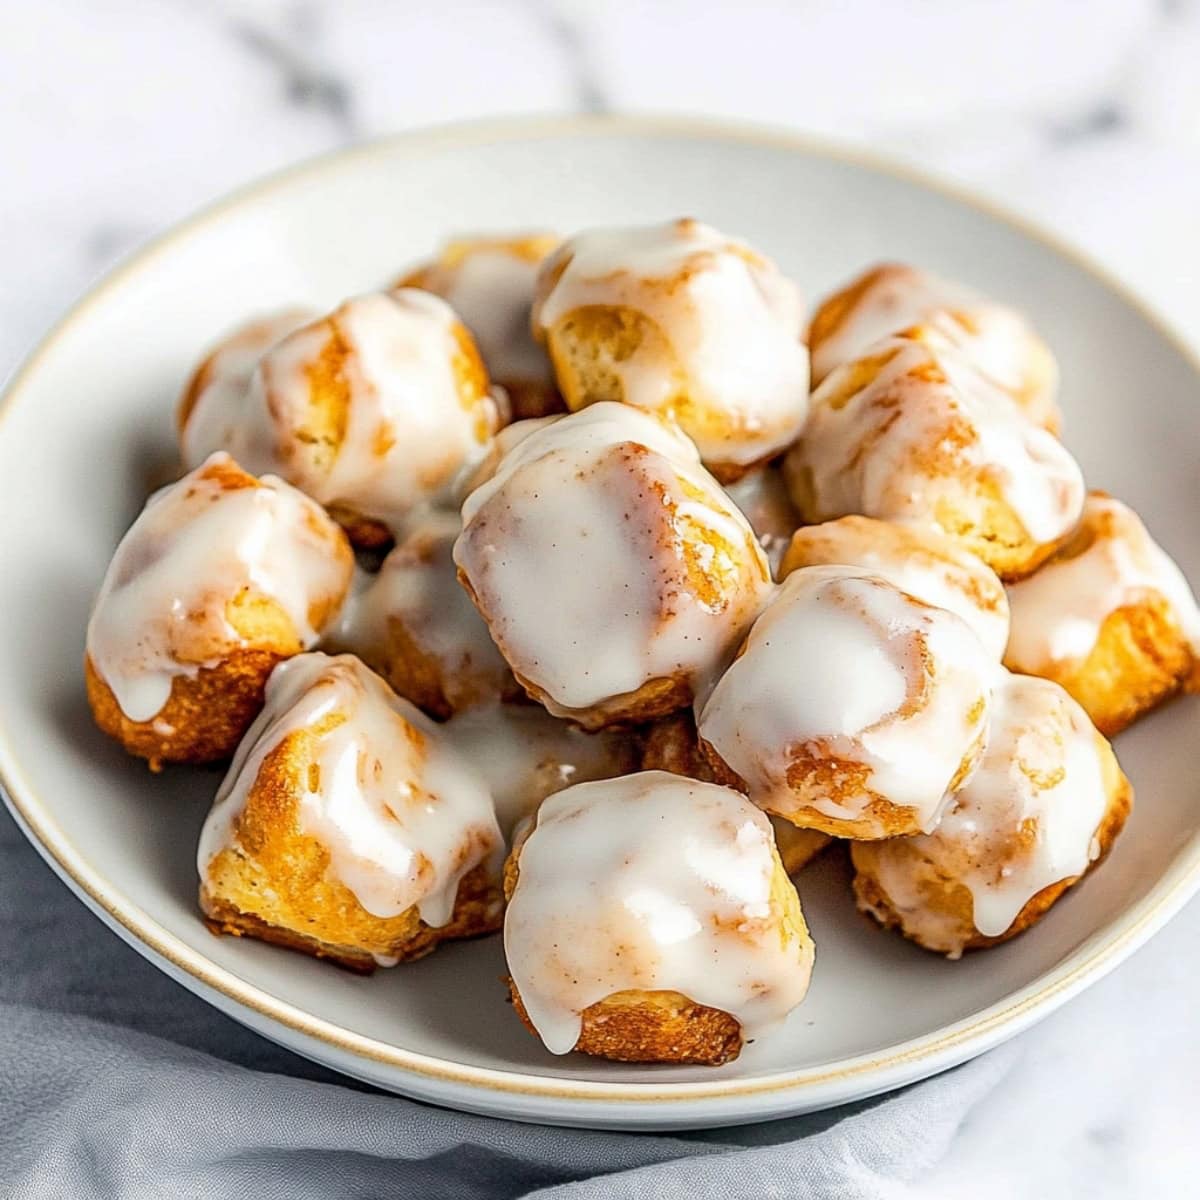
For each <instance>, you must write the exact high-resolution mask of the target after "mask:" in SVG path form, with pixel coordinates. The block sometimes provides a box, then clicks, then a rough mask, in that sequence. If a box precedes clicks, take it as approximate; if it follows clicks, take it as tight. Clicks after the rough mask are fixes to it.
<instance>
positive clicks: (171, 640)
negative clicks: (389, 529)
mask: <svg viewBox="0 0 1200 1200" xmlns="http://www.w3.org/2000/svg"><path fill="white" fill-rule="evenodd" d="M351 567H352V560H351V555H350V550H349V547H348V546H347V545H346V544H345V541H344V539H343V537H342V535H341V532H340V531H339V530H338V528H337V527H336V526H335V525H334V524H333V523H332V522H331V521H330V520H329V518H328V517H327V516H326V515H325V513H324V512H322V510H321V509H320V507H319V506H318V505H316V504H314V503H313V502H312V501H311V500H309V499H308V497H307V496H305V495H303V494H302V493H300V492H298V491H297V490H296V489H295V488H292V487H289V486H288V485H287V484H286V483H283V482H282V481H281V480H278V479H274V478H272V477H271V476H269V475H268V476H264V477H263V478H262V479H259V480H257V481H255V480H252V479H250V477H249V476H244V475H242V473H241V472H240V471H239V470H238V468H237V466H236V464H235V463H233V461H232V459H230V458H229V456H228V455H227V454H214V455H213V456H212V457H211V458H209V459H208V460H207V461H206V462H205V463H204V464H203V466H201V467H199V468H198V469H197V470H195V471H193V472H192V473H191V474H189V475H185V476H184V477H183V478H182V479H181V480H179V481H178V482H177V483H173V484H170V485H168V486H167V487H165V488H162V489H161V490H159V491H157V492H155V493H154V495H153V496H151V497H150V499H149V500H148V501H147V502H146V507H145V508H144V509H143V510H142V513H141V515H140V516H139V517H138V519H137V520H136V521H135V522H134V524H133V526H132V527H131V528H130V529H129V531H128V532H127V533H126V534H125V536H124V537H123V538H122V539H121V543H120V545H118V547H117V549H116V553H115V554H114V555H113V559H112V562H111V563H110V564H109V567H108V571H107V572H106V574H105V576H104V582H103V583H102V584H101V587H100V593H99V595H98V596H97V598H96V603H95V605H94V607H93V609H92V615H91V619H90V620H89V622H88V630H87V652H88V654H89V655H90V656H91V659H92V662H93V664H94V665H95V668H96V670H97V672H98V673H99V674H100V676H101V678H102V679H103V680H104V681H105V683H107V684H108V686H109V688H110V689H111V690H112V692H113V695H114V696H115V697H116V699H117V703H118V704H119V705H120V706H121V711H122V712H123V713H124V714H125V715H126V716H127V717H128V718H129V719H130V720H132V721H148V720H150V719H151V718H152V717H153V716H154V715H155V714H156V713H157V712H159V711H160V710H161V709H162V707H163V706H164V705H165V704H166V702H167V699H168V697H169V696H170V694H171V686H172V684H173V682H174V681H175V679H176V678H178V677H180V676H188V677H194V676H195V675H196V674H197V673H198V672H199V670H200V669H201V668H202V667H215V666H217V665H218V664H219V663H220V662H221V661H222V660H223V659H224V658H225V657H226V656H227V655H228V654H229V653H230V651H232V650H233V649H235V648H237V647H239V646H243V645H246V644H247V643H246V639H245V638H243V637H242V635H241V634H239V633H238V631H237V629H236V628H234V626H233V625H232V624H231V622H230V619H229V615H228V613H227V607H228V605H229V604H230V603H231V602H232V601H234V600H235V599H237V598H238V597H239V595H241V594H242V593H244V592H249V593H251V594H253V595H254V596H258V597H262V598H264V599H267V600H271V601H273V602H274V603H275V604H276V605H278V606H279V608H280V609H282V610H283V612H284V613H285V614H286V615H287V617H288V619H289V621H290V622H291V625H292V628H293V630H294V632H295V636H296V638H297V639H298V640H299V642H300V643H301V645H303V646H306V647H307V646H311V645H313V644H314V643H315V642H316V640H317V635H318V632H319V631H318V630H317V629H315V628H313V626H312V624H311V620H310V614H311V613H312V612H313V611H321V610H330V609H332V608H334V607H335V606H336V604H337V602H338V601H340V599H341V597H342V595H343V594H344V592H345V590H346V587H347V585H348V583H349V580H350V572H351Z"/></svg>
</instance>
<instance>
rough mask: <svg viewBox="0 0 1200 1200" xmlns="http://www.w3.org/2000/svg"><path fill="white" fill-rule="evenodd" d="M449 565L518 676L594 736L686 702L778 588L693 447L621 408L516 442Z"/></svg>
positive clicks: (471, 503) (588, 413)
mask: <svg viewBox="0 0 1200 1200" xmlns="http://www.w3.org/2000/svg"><path fill="white" fill-rule="evenodd" d="M454 559H455V562H456V563H457V564H458V568H459V573H460V578H461V579H462V581H463V583H464V585H465V586H466V587H467V589H468V590H469V591H470V593H471V595H472V598H473V599H474V601H475V604H476V605H477V607H478V608H479V611H480V612H481V613H482V614H483V618H484V620H485V621H486V622H487V624H488V627H489V629H490V630H491V634H492V638H493V640H494V641H495V643H496V645H497V646H498V647H499V648H500V652H501V654H503V655H504V657H505V659H506V660H507V661H508V664H509V666H510V667H511V668H512V670H513V673H514V675H515V676H516V677H517V680H518V682H520V683H521V685H522V686H523V687H524V688H525V690H526V691H527V692H528V693H529V695H530V696H532V697H534V698H535V699H537V700H539V701H541V702H542V703H543V704H544V705H545V706H546V707H547V708H548V709H549V711H550V712H552V713H554V714H555V715H556V716H560V717H565V718H568V719H570V720H572V721H575V722H577V723H578V724H579V725H581V726H583V727H584V728H588V729H594V728H600V727H601V726H604V725H610V724H614V723H617V722H630V721H646V720H650V719H652V718H654V717H656V716H661V715H664V714H666V713H668V712H672V711H674V710H675V709H678V708H682V707H684V706H685V705H687V704H690V703H691V702H692V699H693V697H694V696H695V694H696V691H697V688H698V686H699V685H700V683H701V681H702V680H703V679H704V678H706V677H707V675H708V674H709V673H711V672H712V671H713V670H715V669H716V668H717V667H718V665H719V664H720V663H721V662H722V661H723V659H724V658H725V656H726V655H727V654H729V653H730V652H731V651H732V650H733V648H734V647H735V646H736V645H737V643H738V641H739V640H740V638H741V636H742V635H743V634H744V632H745V630H746V629H747V627H748V626H749V624H750V622H751V621H752V620H753V619H754V617H755V616H756V615H757V613H758V610H759V608H760V606H761V604H762V603H763V601H764V599H765V598H766V595H767V592H768V589H769V588H770V576H769V570H768V567H767V563H766V559H765V558H764V557H763V553H762V550H761V548H760V547H759V545H758V542H757V541H756V540H755V537H754V533H753V531H752V530H751V529H750V526H749V525H748V524H747V523H746V520H745V518H744V517H743V516H742V514H741V513H740V512H738V510H737V509H736V508H735V507H734V505H733V504H732V503H731V502H730V500H729V498H728V497H727V496H726V495H725V493H724V492H723V491H722V490H721V489H720V487H719V486H718V485H717V484H716V483H715V481H714V480H713V479H712V477H711V476H709V475H708V474H707V473H706V472H705V471H704V470H703V468H702V467H701V466H700V464H699V462H698V461H697V456H696V451H695V447H693V446H692V445H691V443H690V442H689V441H688V440H687V439H686V438H685V437H684V436H683V435H682V434H680V433H679V432H678V431H676V430H675V429H674V428H672V427H669V426H667V425H665V424H663V423H662V422H660V421H658V420H657V419H656V418H655V417H652V416H650V415H649V414H647V413H643V412H639V411H638V410H637V409H634V408H630V407H628V406H626V405H621V404H595V405H590V406H589V407H588V408H586V409H584V410H583V411H582V412H578V413H573V414H571V415H570V416H566V417H561V418H559V419H558V420H555V421H553V422H552V423H550V424H548V425H546V426H544V427H543V428H541V429H539V430H537V431H536V432H534V433H531V434H530V435H529V436H528V437H526V438H524V440H522V441H520V442H518V443H517V445H516V446H514V447H513V449H512V450H510V451H509V453H508V454H507V455H506V456H505V457H504V459H503V460H502V461H501V462H500V463H499V465H498V466H497V468H496V471H495V473H494V474H493V475H492V477H491V478H490V479H488V480H487V482H485V483H483V484H482V485H481V486H480V487H478V488H477V489H476V490H475V491H474V492H472V493H471V495H470V496H469V497H468V498H467V501H466V503H465V504H464V505H463V531H462V534H461V535H460V537H459V539H458V542H457V543H456V545H455V547H454Z"/></svg>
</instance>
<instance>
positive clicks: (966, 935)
mask: <svg viewBox="0 0 1200 1200" xmlns="http://www.w3.org/2000/svg"><path fill="white" fill-rule="evenodd" d="M1096 739H1097V743H1098V749H1099V752H1100V755H1101V765H1102V773H1103V778H1104V784H1105V788H1106V790H1107V792H1108V796H1109V801H1108V807H1107V809H1106V811H1105V815H1104V819H1103V820H1102V821H1101V823H1100V826H1099V828H1098V829H1097V830H1096V834H1095V837H1096V841H1097V844H1098V845H1099V851H1100V852H1099V854H1098V855H1097V857H1096V858H1095V859H1094V860H1093V861H1092V862H1091V863H1090V864H1089V866H1088V868H1087V870H1086V871H1085V872H1084V873H1083V874H1082V875H1076V876H1074V877H1072V878H1070V879H1063V880H1060V881H1059V882H1057V883H1053V884H1050V885H1049V886H1048V887H1045V888H1043V889H1042V890H1041V891H1040V892H1038V893H1037V894H1036V895H1034V896H1032V897H1030V899H1029V900H1028V901H1027V902H1026V903H1025V905H1024V907H1023V908H1022V909H1021V911H1020V912H1019V913H1018V914H1017V916H1016V918H1015V919H1014V921H1013V923H1012V924H1011V925H1010V926H1009V927H1008V929H1006V930H1005V931H1004V933H1002V934H1000V935H998V936H996V937H987V936H985V935H984V934H981V933H980V932H979V931H978V930H977V929H975V927H974V902H973V900H972V898H971V893H970V891H969V890H968V889H967V888H966V887H965V886H963V885H962V884H961V883H958V882H957V881H956V880H954V879H952V878H950V877H949V876H947V875H945V874H943V873H942V872H941V871H939V870H938V869H937V867H936V866H935V865H934V864H933V863H931V862H930V861H929V860H928V859H927V858H925V856H924V855H923V854H921V852H920V850H919V849H918V848H917V847H915V846H914V845H913V844H912V843H908V842H905V841H897V842H890V843H883V844H880V843H872V842H853V843H851V846H850V858H851V862H852V863H853V864H854V869H855V874H854V883H853V887H854V895H855V899H856V902H857V905H858V908H859V910H860V911H861V912H863V913H865V914H867V915H869V916H871V917H873V918H874V919H875V921H876V922H877V923H878V924H879V925H880V926H881V927H882V928H884V929H895V930H897V931H898V932H899V933H900V934H902V935H903V936H904V937H905V938H907V939H908V940H909V941H912V942H915V943H916V944H917V945H919V946H921V947H922V948H923V949H927V950H932V951H933V952H934V953H938V954H945V953H947V947H946V946H945V945H940V944H938V945H934V944H929V941H928V940H927V939H926V937H925V935H924V934H923V932H922V930H921V929H920V928H918V927H917V926H916V924H914V922H913V920H912V919H911V918H910V919H908V920H906V919H905V915H904V914H903V913H901V912H900V911H898V910H897V909H895V908H893V907H892V904H891V902H890V900H889V898H888V896H887V894H886V893H885V892H884V890H883V888H882V887H881V886H880V884H879V881H878V879H877V878H876V876H875V874H874V871H875V855H876V854H877V853H881V852H882V853H887V854H889V855H897V854H899V855H901V856H902V861H904V862H906V864H907V865H908V868H909V869H910V870H911V871H912V872H913V875H914V878H915V879H916V880H917V885H918V888H919V893H920V895H921V898H922V901H923V903H924V907H925V910H926V911H927V912H928V913H930V914H931V915H932V917H933V918H934V919H935V921H936V923H937V925H938V927H939V928H945V927H946V926H947V925H949V926H950V927H953V928H957V929H958V930H959V932H960V941H961V946H962V949H963V950H981V949H986V948H987V947H989V946H998V945H1000V944H1001V943H1002V942H1007V941H1009V940H1011V939H1012V938H1014V937H1016V936H1017V935H1018V934H1020V933H1023V932H1024V931H1025V930H1026V929H1029V928H1030V927H1031V926H1032V925H1034V924H1036V923H1037V922H1038V921H1039V920H1040V919H1041V918H1042V916H1044V915H1045V913H1046V912H1047V911H1049V909H1050V908H1051V907H1052V906H1053V905H1054V903H1055V902H1056V901H1057V900H1058V899H1059V897H1060V896H1062V894H1063V893H1064V892H1065V891H1067V889H1068V888H1071V887H1073V886H1074V885H1075V884H1076V883H1078V882H1079V881H1080V880H1081V879H1083V878H1084V877H1085V876H1086V875H1087V874H1089V873H1090V872H1091V871H1093V870H1095V868H1096V867H1098V866H1099V865H1100V863H1102V862H1103V861H1104V859H1105V857H1107V855H1108V852H1109V850H1110V849H1111V847H1112V844H1113V842H1114V841H1116V839H1117V836H1118V835H1119V834H1120V832H1121V830H1122V829H1123V828H1124V825H1125V821H1126V819H1127V818H1128V816H1129V812H1130V809H1131V808H1132V805H1133V788H1132V786H1131V785H1130V783H1129V780H1128V779H1127V778H1126V777H1125V775H1124V773H1123V772H1122V771H1121V768H1120V766H1119V765H1118V763H1117V760H1116V756H1115V755H1114V754H1113V752H1112V748H1111V747H1110V746H1109V745H1108V743H1107V742H1106V741H1105V740H1104V738H1103V737H1102V736H1101V735H1100V734H1097V735H1096Z"/></svg>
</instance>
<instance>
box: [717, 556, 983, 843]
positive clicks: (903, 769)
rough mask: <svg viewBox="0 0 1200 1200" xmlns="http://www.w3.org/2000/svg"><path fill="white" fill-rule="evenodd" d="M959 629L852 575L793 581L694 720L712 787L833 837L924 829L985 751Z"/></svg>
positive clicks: (803, 576)
mask: <svg viewBox="0 0 1200 1200" xmlns="http://www.w3.org/2000/svg"><path fill="white" fill-rule="evenodd" d="M995 669H996V667H995V664H994V663H993V662H992V661H991V660H990V659H989V657H988V654H987V651H986V650H984V648H983V646H982V644H981V643H980V641H979V639H978V638H977V637H976V636H975V635H974V633H972V632H971V630H970V628H969V627H968V626H967V624H966V622H965V621H963V620H962V619H961V618H960V617H957V616H955V615H954V614H953V613H951V612H948V611H946V610H945V609H941V608H933V607H931V606H930V605H928V604H923V603H922V602H921V601H919V600H916V599H914V598H913V597H912V596H910V595H908V594H907V593H905V592H902V591H901V590H900V589H899V588H897V587H896V586H894V585H893V584H891V583H888V582H887V581H886V580H884V579H881V578H879V577H878V576H872V575H869V574H865V573H864V572H863V571H862V570H861V569H859V568H855V567H836V566H834V567H804V568H802V569H800V570H797V571H793V572H792V574H791V575H789V576H788V577H787V579H786V580H785V581H784V582H783V584H782V585H781V586H780V588H779V592H778V594H777V595H776V597H775V599H774V600H773V601H772V603H771V604H770V606H769V607H768V608H767V609H766V611H765V612H764V613H763V615H762V616H761V617H760V618H759V619H758V621H757V622H755V624H754V627H753V629H751V631H750V635H749V637H748V638H747V639H746V642H745V644H744V645H743V647H742V649H741V651H740V652H739V654H738V657H737V658H736V659H735V660H734V662H733V664H732V665H731V666H730V667H729V669H728V670H727V671H726V672H725V673H724V674H723V675H722V676H721V677H720V678H719V679H718V680H717V683H716V686H715V687H714V688H713V690H712V693H711V695H709V697H708V699H707V700H706V701H705V702H704V704H703V706H702V707H701V709H700V716H699V720H698V722H697V725H698V728H699V733H700V744H701V748H702V749H703V751H704V753H705V754H706V755H707V756H708V758H709V761H710V763H711V764H712V765H713V767H714V769H715V771H716V772H717V775H718V778H720V779H722V780H724V781H726V782H728V783H730V784H731V785H732V786H735V787H739V788H741V789H742V790H744V791H746V792H747V793H748V795H749V796H750V798H751V799H752V800H753V801H754V802H755V803H756V804H758V805H759V806H760V807H762V808H765V809H766V810H767V811H768V812H771V813H775V814H776V815H778V816H781V817H784V818H786V819H787V820H789V821H791V822H792V823H793V824H795V825H800V826H804V827H805V828H809V829H819V830H821V831H823V832H825V833H828V834H831V835H833V836H834V837H852V838H867V839H873V838H888V837H897V836H900V835H902V834H908V833H917V832H920V831H922V830H927V829H932V828H933V827H934V825H935V824H936V823H937V820H938V817H939V816H940V815H941V813H942V810H943V808H944V807H945V803H946V798H947V797H948V796H949V795H951V794H952V793H953V792H954V791H955V790H956V789H957V788H959V787H961V786H962V785H963V783H964V782H965V781H966V780H967V779H968V778H970V775H971V772H972V770H974V768H975V764H976V762H977V761H978V758H979V755H980V753H981V752H982V749H983V737H984V731H985V729H986V722H987V707H988V680H989V679H990V677H991V674H992V672H994V670H995Z"/></svg>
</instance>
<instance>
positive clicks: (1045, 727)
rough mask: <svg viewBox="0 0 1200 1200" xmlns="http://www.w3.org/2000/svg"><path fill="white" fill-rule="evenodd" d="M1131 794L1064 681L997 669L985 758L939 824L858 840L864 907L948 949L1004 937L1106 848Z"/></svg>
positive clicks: (954, 951)
mask: <svg viewBox="0 0 1200 1200" xmlns="http://www.w3.org/2000/svg"><path fill="white" fill-rule="evenodd" d="M1132 800H1133V792H1132V789H1131V788H1130V786H1129V781H1128V780H1127V779H1126V778H1125V776H1124V775H1123V774H1122V773H1121V768H1120V767H1119V766H1118V765H1117V760H1116V758H1115V756H1114V755H1113V752H1112V748H1111V747H1110V746H1109V744H1108V743H1107V742H1106V741H1105V740H1104V738H1103V736H1101V734H1099V733H1098V732H1097V731H1096V729H1095V727H1094V726H1093V725H1092V723H1091V721H1089V720H1088V718H1087V714H1086V713H1085V712H1084V711H1083V710H1082V709H1081V708H1080V707H1079V705H1078V704H1076V703H1075V701H1074V700H1072V699H1071V697H1070V696H1068V695H1067V693H1066V692H1064V691H1063V690H1062V688H1060V687H1059V686H1058V685H1057V684H1055V683H1051V682H1049V681H1048V680H1044V679H1035V678H1033V677H1031V676H1027V675H1011V674H1009V673H1008V672H1002V673H1001V675H1000V677H999V678H998V681H997V684H996V688H995V693H994V695H993V698H992V709H991V718H990V721H989V735H988V744H987V750H986V752H985V753H984V756H983V760H982V762H981V763H980V766H979V769H978V770H977V771H976V772H975V774H974V775H973V776H972V777H971V779H970V781H969V782H968V783H967V785H966V786H965V787H964V788H963V789H962V790H961V791H960V792H959V793H958V794H957V795H956V796H955V797H954V799H953V801H952V802H951V804H950V807H949V808H948V809H947V811H946V813H945V815H944V816H943V817H942V820H941V823H940V824H939V825H938V827H937V829H936V830H934V831H933V832H932V833H928V834H923V835H920V836H918V837H908V838H896V839H894V840H893V841H888V842H857V843H855V844H854V845H853V846H852V847H851V851H850V852H851V857H852V859H853V862H854V868H855V878H854V893H855V896H856V897H857V899H858V906H859V908H860V909H861V910H862V911H863V912H866V913H870V914H871V916H873V917H875V919H876V920H878V921H879V923H880V924H881V925H883V926H884V927H886V928H896V929H898V930H899V931H900V932H901V933H902V934H903V935H904V936H905V937H907V938H910V939H911V940H912V941H914V942H916V943H917V944H918V945H921V946H924V947H925V948H926V949H927V950H935V951H937V952H938V953H940V954H946V955H948V956H949V957H950V958H958V957H959V956H960V955H961V954H962V952H963V951H964V950H969V949H974V948H977V947H982V946H992V945H995V944H996V943H998V942H1003V941H1006V940H1007V939H1008V938H1011V937H1014V936H1015V935H1016V934H1018V933H1020V932H1021V931H1022V930H1024V929H1028V928H1029V926H1031V925H1032V924H1033V923H1034V922H1035V921H1037V920H1038V919H1039V918H1040V917H1041V916H1042V915H1043V914H1044V913H1045V912H1046V911H1047V909H1049V908H1050V906H1051V905H1052V904H1054V902H1055V901H1056V900H1057V899H1058V898H1059V897H1060V896H1061V895H1062V894H1063V892H1065V891H1066V890H1067V888H1069V887H1070V886H1071V885H1072V884H1074V883H1076V882H1078V880H1079V879H1080V878H1081V877H1082V876H1083V875H1085V874H1086V873H1087V872H1088V871H1090V870H1091V869H1092V868H1093V867H1094V866H1095V865H1096V864H1097V863H1098V862H1099V861H1100V860H1101V859H1102V858H1103V857H1104V855H1105V854H1106V853H1107V852H1108V849H1109V847H1110V846H1111V845H1112V843H1113V841H1114V839H1115V838H1116V836H1117V834H1118V833H1120V831H1121V828H1122V826H1123V825H1124V823H1125V818H1126V816H1127V815H1128V813H1129V809H1130V805H1131V804H1132Z"/></svg>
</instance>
